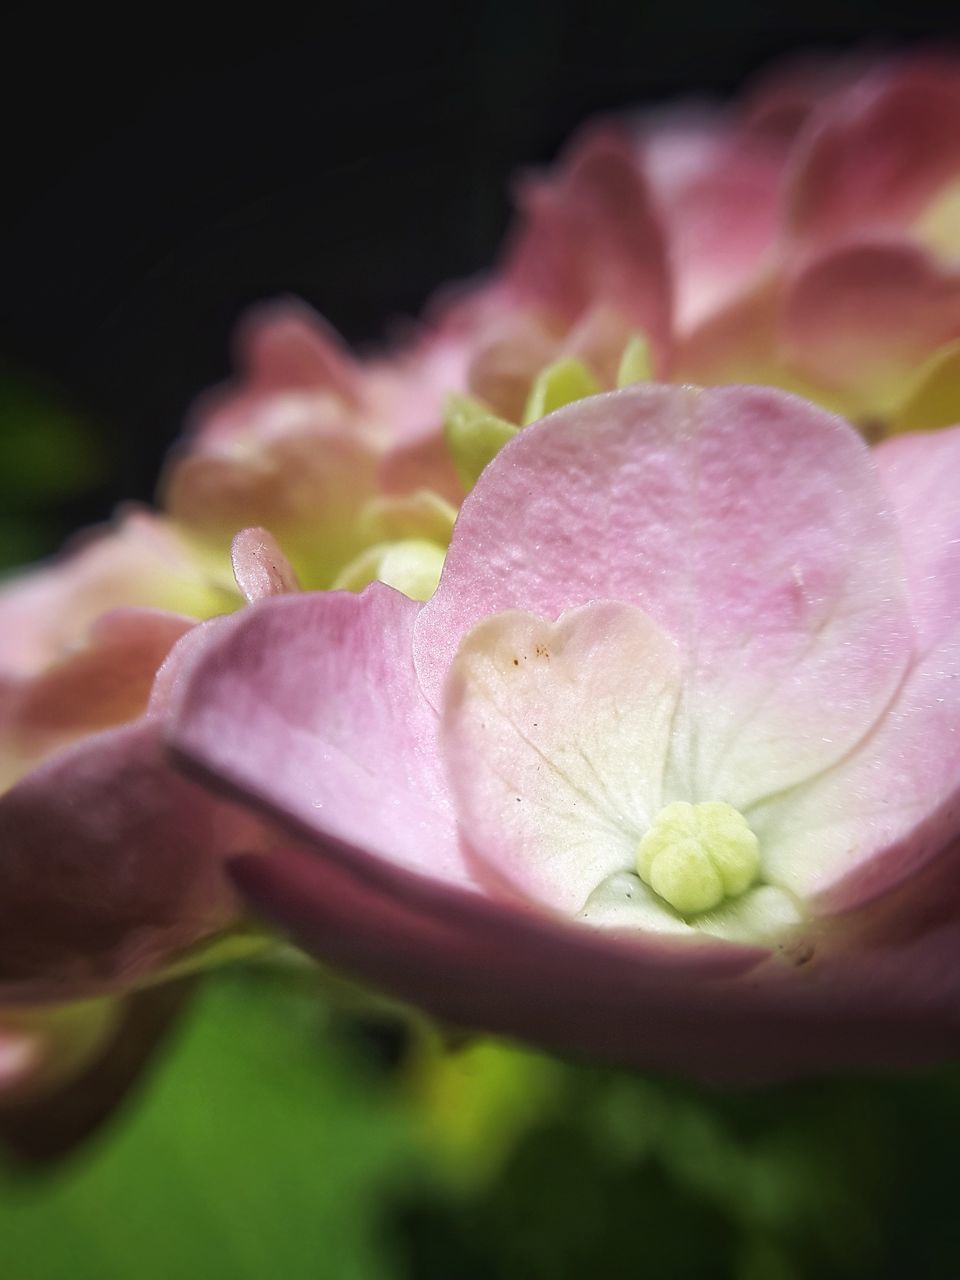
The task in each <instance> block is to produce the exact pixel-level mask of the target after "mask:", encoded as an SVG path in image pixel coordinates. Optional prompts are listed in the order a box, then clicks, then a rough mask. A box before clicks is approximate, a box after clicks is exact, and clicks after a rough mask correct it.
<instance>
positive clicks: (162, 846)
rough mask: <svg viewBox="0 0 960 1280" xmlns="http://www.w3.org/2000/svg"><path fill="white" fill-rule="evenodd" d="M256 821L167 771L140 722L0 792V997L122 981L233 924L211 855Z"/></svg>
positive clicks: (249, 839)
mask: <svg viewBox="0 0 960 1280" xmlns="http://www.w3.org/2000/svg"><path fill="white" fill-rule="evenodd" d="M260 845H261V839H260V837H259V833H258V829H257V828H256V826H255V824H253V823H252V821H251V820H250V819H249V818H248V817H247V816H246V815H245V814H243V813H241V812H239V811H237V810H233V809H231V808H229V807H228V806H227V805H225V804H221V803H219V802H215V801H212V800H211V799H210V797H209V796H208V795H207V794H206V793H205V792H203V791H202V790H200V788H198V787H196V786H194V785H193V784H192V783H190V782H188V781H186V780H185V779H183V778H180V777H178V776H176V775H175V774H173V773H171V771H170V770H169V769H168V768H167V767H166V766H165V764H164V761H163V757H162V752H161V751H160V749H159V747H158V745H157V743H156V735H155V732H154V729H153V726H152V725H151V724H149V723H145V722H143V721H140V722H138V723H137V724H134V725H131V726H128V727H125V728H122V729H111V730H108V731H107V732H105V733H101V734H98V735H95V736H93V737H89V738H86V739H84V740H83V741H82V742H80V743H79V744H77V745H76V746H74V747H71V748H68V749H67V750H66V751H64V752H62V753H60V754H58V755H56V756H54V757H53V758H52V759H50V760H48V761H46V762H45V763H43V764H41V765H40V766H38V767H37V768H36V769H34V770H33V771H32V772H31V773H30V774H29V775H28V776H27V777H26V778H24V779H23V780H22V781H21V782H19V783H18V784H17V785H16V786H14V787H13V788H11V790H9V791H7V792H6V793H5V794H4V795H3V796H2V797H0V1001H14V1002H37V1003H45V1002H49V1001H55V1000H66V999H73V998H77V997H81V996H86V995H91V994H102V993H105V992H109V991H114V990H118V989H123V988H125V987H128V986H130V985H133V984H135V983H136V982H138V981H142V980H144V979H147V978H149V977H151V976H153V975H155V974H156V973H157V972H158V971H159V970H161V969H162V968H164V967H165V966H168V965H169V964H171V963H173V962H175V961H176V960H178V959H179V958H180V957H181V956H182V954H183V953H184V952H185V951H186V950H187V949H188V948H190V947H193V946H195V945H196V944H198V943H200V942H203V941H207V940H210V939H211V938H213V937H215V936H216V935H217V934H219V933H220V932H221V931H223V930H224V929H226V928H228V927H230V926H231V925H233V924H235V923H236V922H237V921H238V919H239V908H238V904H237V902H236V899H235V897H234V895H233V893H232V892H231V890H230V888H229V886H228V884H227V882H226V881H225V879H224V876H223V871H222V865H221V862H220V856H219V855H220V853H221V852H222V851H223V850H225V849H227V848H232V849H236V848H247V849H249V848H251V847H254V848H259V847H260Z"/></svg>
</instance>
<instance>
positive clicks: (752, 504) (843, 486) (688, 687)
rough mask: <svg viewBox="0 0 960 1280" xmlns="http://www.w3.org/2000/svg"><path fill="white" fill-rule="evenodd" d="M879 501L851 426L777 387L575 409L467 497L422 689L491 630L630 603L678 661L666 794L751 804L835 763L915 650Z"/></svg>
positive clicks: (433, 688) (436, 604)
mask: <svg viewBox="0 0 960 1280" xmlns="http://www.w3.org/2000/svg"><path fill="white" fill-rule="evenodd" d="M888 505H889V504H888V501H887V499H886V498H885V495H884V494H883V492H882V490H881V488H880V486H879V483H878V481H877V477H876V474H875V472H874V469H873V466H872V463H871V462H870V459H869V454H868V452H867V450H866V448H865V446H864V445H863V444H862V442H861V441H860V440H859V438H858V437H857V436H856V434H855V433H854V432H853V431H852V430H851V429H850V428H849V427H848V426H846V424H844V423H843V422H841V421H840V420H839V419H836V418H833V417H831V416H830V415H829V414H826V413H824V412H822V411H821V410H818V409H816V408H814V407H813V406H812V405H808V404H805V403H803V402H801V401H799V400H797V399H794V398H793V397H790V396H786V395H783V394H782V393H778V392H774V391H771V390H768V389H761V388H717V389H713V390H707V391H699V390H697V389H693V388H680V387H643V386H638V387H629V388H626V389H625V390H623V391H620V392H616V393H613V394H610V395H606V396H598V397H595V398H594V399H592V400H586V401H580V402H579V403H577V404H575V405H572V406H570V407H569V408H567V409H563V410H560V411H559V412H557V413H556V414H553V415H551V417H549V418H546V419H544V420H543V421H542V422H541V423H539V424H536V425H534V426H532V427H530V428H528V429H527V430H525V431H523V432H521V434H520V435H519V436H518V437H517V438H516V439H515V440H514V441H512V442H511V443H510V444H508V445H507V446H506V447H505V448H504V449H503V451H502V452H501V453H500V454H499V455H498V457H497V458H496V459H495V460H494V461H493V463H491V465H490V466H489V467H488V468H487V470H486V471H485V472H484V473H483V475H482V476H481V477H480V479H479V481H478V483H477V486H476V487H475V489H474V490H473V492H472V494H471V495H470V496H469V497H468V498H467V500H466V501H465V503H464V505H463V508H462V511H461V515H460V519H459V521H458V523H457V526H456V528H455V530H454V536H453V540H452V542H451V546H450V551H449V553H448V556H447V561H446V566H445V568H444V572H443V576H442V578H441V581H440V585H439V587H438V589H437V592H436V594H435V595H434V596H433V598H432V599H431V600H430V601H429V602H428V603H427V604H426V605H425V606H424V608H423V611H422V613H421V615H420V617H419V619H418V622H417V628H416V636H415V653H416V662H417V668H418V673H419V676H420V680H421V683H422V685H423V688H424V691H425V693H426V695H427V696H428V698H430V699H431V701H433V702H434V704H435V705H440V702H441V699H442V689H443V682H444V679H445V677H446V672H447V670H448V669H449V667H450V663H451V661H452V659H453V655H454V653H455V652H456V650H457V648H458V646H459V644H460V641H461V639H462V637H463V636H464V635H465V634H466V632H467V631H469V630H470V629H471V628H472V627H473V626H475V625H476V624H477V623H478V622H479V621H480V620H481V619H483V618H484V617H487V616H489V615H492V614H495V613H500V612H503V611H504V610H507V609H511V608H523V609H527V610H530V611H531V612H535V613H537V614H539V615H541V616H543V617H545V618H548V619H554V618H557V617H558V616H559V615H560V614H561V613H562V612H563V611H564V610H565V609H568V608H572V607H574V606H576V605H579V604H585V603H589V602H590V601H594V600H602V599H608V600H619V601H622V602H624V603H627V604H633V605H636V606H637V607H639V608H640V609H642V610H643V611H644V612H645V613H647V614H649V615H650V617H651V618H652V619H653V620H654V621H655V622H656V623H657V624H658V625H659V626H661V627H663V629H664V630H665V631H666V632H667V634H668V635H669V636H670V637H671V638H672V639H673V640H674V641H675V642H676V643H677V644H678V645H679V648H680V653H681V663H682V665H683V668H684V684H685V692H684V700H683V707H682V714H681V717H680V718H679V719H678V723H677V726H676V729H675V735H674V740H675V746H674V751H673V757H672V763H671V779H670V785H671V787H672V788H673V789H674V794H675V796H676V797H677V798H690V799H704V800H725V801H727V802H728V803H730V804H732V805H734V807H736V808H738V809H741V810H742V809H744V808H745V807H746V806H747V805H749V804H752V803H755V802H757V801H758V800H760V799H761V798H762V797H763V796H764V795H765V794H768V793H769V792H772V791H777V790H779V789H781V788H784V787H788V786H791V785H795V784H796V783H798V782H800V781H803V780H804V779H805V778H807V777H809V776H810V775H811V774H813V773H816V772H818V771H820V770H822V769H824V768H826V767H828V766H829V765H831V764H832V763H833V762H834V761H836V760H837V759H839V758H841V757H842V756H843V755H844V754H845V753H846V752H848V751H849V750H850V749H851V747H852V746H854V745H855V743H856V742H857V741H858V740H859V739H860V737H862V735H863V734H864V733H865V732H867V731H868V730H869V729H870V728H871V727H872V725H873V723H874V721H875V720H876V718H877V716H878V715H879V714H880V713H881V711H882V710H883V709H884V708H885V707H886V705H887V703H888V702H889V700H890V698H891V696H892V694H893V692H894V691H895V689H896V688H897V685H898V683H899V681H900V679H901V677H902V675H903V672H904V669H905V666H906V663H907V661H908V658H909V655H910V653H911V648H912V643H913V637H912V632H911V626H910V619H909V616H908V612H907V608H906V603H905V599H904V592H903V572H902V566H901V563H900V553H899V545H898V530H897V527H896V523H895V521H894V520H893V519H892V517H891V515H890V512H889V510H887V507H888ZM838 690H842V694H841V695H840V696H838Z"/></svg>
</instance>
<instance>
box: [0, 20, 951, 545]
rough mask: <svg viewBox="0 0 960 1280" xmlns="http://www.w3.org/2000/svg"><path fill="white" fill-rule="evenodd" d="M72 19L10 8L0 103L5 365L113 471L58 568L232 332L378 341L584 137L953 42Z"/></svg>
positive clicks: (928, 27)
mask: <svg viewBox="0 0 960 1280" xmlns="http://www.w3.org/2000/svg"><path fill="white" fill-rule="evenodd" d="M954 7H955V6H954ZM79 9H80V7H79V6H78V7H77V9H75V10H73V11H66V10H64V11H59V10H54V9H50V8H44V7H42V6H31V7H19V8H15V9H14V11H13V12H12V13H11V14H10V15H9V16H8V17H7V19H6V20H5V22H4V24H3V37H4V38H3V46H4V49H5V58H4V61H5V64H6V65H5V67H4V72H3V76H2V77H0V79H2V81H3V85H2V93H3V95H4V97H5V99H6V101H5V102H4V103H3V120H4V124H5V134H6V137H5V141H4V159H3V166H4V175H5V179H6V181H5V187H6V195H5V197H4V199H3V201H2V216H3V222H4V228H3V232H4V234H3V238H2V246H3V249H2V252H3V259H4V260H3V261H2V279H3V287H2V290H0V357H2V358H3V359H4V360H5V364H6V368H5V373H6V375H7V376H8V377H12V378H13V379H14V382H15V384H16V386H17V388H18V395H19V390H21V389H22V388H24V387H26V388H27V389H28V391H36V392H37V393H38V394H40V395H41V396H42V397H50V396H51V395H52V396H53V398H54V399H55V401H56V402H57V404H58V405H60V406H62V407H65V408H67V409H71V410H73V411H74V412H76V413H78V414H79V415H80V417H81V418H82V419H83V420H85V421H86V422H87V423H88V424H92V426H91V427H90V429H91V430H92V431H93V434H94V436H95V437H96V438H97V439H99V441H100V442H101V445H102V452H103V454H104V456H105V457H106V459H107V463H106V465H104V466H102V467H101V468H100V469H99V472H98V473H97V476H96V478H95V479H91V482H90V484H89V485H86V486H81V487H80V488H81V491H80V492H76V491H75V490H76V488H77V487H76V486H73V487H71V486H65V488H66V490H67V492H66V493H64V494H62V495H59V497H58V496H57V495H56V494H53V495H48V497H49V501H48V509H47V512H46V517H45V520H46V523H45V526H44V528H45V529H46V530H47V531H48V532H47V533H46V534H45V536H46V537H47V538H48V539H49V541H50V543H51V545H52V544H54V543H55V542H57V541H59V539H60V538H61V537H62V536H63V535H64V534H65V533H66V532H67V531H68V530H69V528H70V527H71V526H73V525H75V524H77V523H85V522H87V521H89V520H91V519H99V518H103V517H104V516H105V515H106V514H107V513H108V512H109V511H110V509H111V508H112V506H113V504H114V503H115V502H116V501H118V500H119V499H121V498H122V497H124V496H132V497H138V498H143V499H146V498H149V497H150V495H151V493H152V490H153V486H154V483H155V477H156V474H157V470H158V467H159V463H160V460H161V458H162V456H163V453H164V451H165V449H166V448H167V447H168V445H169V443H170V442H171V440H172V439H173V438H174V436H175V435H176V434H177V432H178V430H179V429H180V426H181V424H182V421H183V418H184V414H185V411H186V409H187V407H188V405H189V403H190V400H191V398H192V397H193V396H194V395H196V393H197V392H198V391H199V390H201V389H202V388H203V387H204V386H205V385H208V384H209V383H211V382H214V381H217V380H218V379H220V378H222V377H223V376H224V375H225V373H226V371H227V369H228V362H229V355H228V337H229V332H230V329H231V324H232V321H233V320H234V318H235V317H236V315H237V313H238V312H239V311H240V310H241V309H242V308H243V306H244V305H246V304H248V303H250V302H252V301H255V300H257V299H259V298H263V297H269V296H272V295H276V294H278V293H283V292H293V293H297V294H300V295H301V296H303V297H305V298H306V299H308V300H309V301H310V302H311V303H313V304H314V305H315V306H316V307H317V308H318V309H319V310H321V311H322V312H323V313H324V314H325V315H326V316H327V317H328V318H329V319H330V320H331V321H332V322H333V323H334V324H335V325H336V326H337V327H338V328H339V329H340V330H341V331H342V332H343V333H344V334H345V335H346V336H347V337H348V338H350V339H351V340H352V341H360V342H364V341H370V340H372V339H374V340H375V339H377V338H378V337H382V336H383V335H384V333H385V332H388V331H389V325H390V322H391V321H395V320H396V318H397V317H402V316H403V315H409V314H412V313H414V312H416V311H417V310H418V309H419V307H420V306H421V305H422V303H423V301H424V299H425V298H426V297H427V296H428V295H429V294H430V293H431V292H432V291H433V290H434V289H435V287H436V286H437V285H438V284H440V283H441V282H443V281H445V280H448V279H450V278H456V277H462V276H464V275H469V274H471V273H473V272H475V271H477V270H479V269H482V268H483V267H484V266H485V265H486V264H488V263H489V262H490V260H491V258H492V256H493V254H494V252H495V248H496V245H497V243H498V240H499V238H500V236H501V235H502V232H503V229H504V226H505V224H506V219H507V215H508V209H509V198H508V189H509V179H510V176H511V174H513V173H514V172H515V171H516V169H517V167H518V166H519V165H521V164H523V163H526V162H530V161H538V160H545V159H548V158H549V157H551V156H552V155H553V154H554V153H555V151H556V149H557V147H558V146H559V145H560V143H561V142H562V140H563V139H564V138H565V137H566V136H567V135H568V134H569V133H570V131H571V130H572V129H573V128H574V127H575V126H576V124H577V123H578V122H579V121H581V120H582V119H583V118H584V117H585V116H587V115H589V114H591V113H594V112H597V111H603V110H608V109H616V108H622V107H625V106H629V105H633V104H641V105H642V104H648V103H652V102H657V101H659V100H661V99H663V98H665V97H671V96H676V95H683V94H687V95H689V94H691V93H700V94H704V93H706V94H712V95H720V96H724V95H728V94H730V93H732V92H734V91H736V90H737V89H738V88H739V87H740V86H741V85H742V83H743V82H744V80H745V79H747V78H749V77H750V76H751V75H752V74H754V73H756V72H757V71H758V70H760V69H762V68H763V67H764V66H765V65H766V64H768V63H769V62H770V61H771V60H773V59H776V58H778V57H782V56H784V55H788V54H791V53H794V52H797V51H798V50H817V49H825V50H827V49H843V48H848V47H858V46H862V45H863V44H864V43H867V44H868V45H873V46H879V47H881V48H883V47H890V46H894V47H897V46H901V45H904V44H913V43H918V42H921V43H922V42H924V41H930V40H942V39H943V38H944V37H948V38H949V37H951V36H954V35H955V34H956V26H957V23H956V19H951V17H950V7H948V6H947V5H940V4H934V3H932V0H914V2H913V3H909V4H908V3H906V0H876V2H875V3H872V4H867V3H863V2H860V3H858V2H857V0H833V2H832V3H829V4H826V3H820V4H819V5H817V4H800V3H797V0H788V3H786V4H780V5H776V4H764V3H759V2H758V0H729V2H728V3H716V2H713V3H711V0H672V2H671V3H661V4H659V5H656V6H655V5H653V4H651V3H644V2H643V0H633V3H629V4H626V3H620V4H611V3H607V2H606V0H596V2H595V3H591V4H579V3H569V2H567V0H553V2H552V3H535V2H534V0H515V2H514V3H506V2H504V0H497V2H495V3H490V4H485V5H484V4H481V5H476V6H469V5H459V4H449V5H447V6H446V7H443V8H440V7H427V6H424V5H419V6H417V5H395V6H377V5H365V4H359V5H353V6H349V5H338V6H331V7H330V8H329V9H323V8H322V7H321V8H315V9H314V10H313V11H312V14H313V16H311V17H310V18H309V19H308V18H304V17H303V16H300V17H293V16H291V15H290V14H289V13H285V12H284V11H283V9H282V8H280V7H276V6H271V5H261V6H258V9H257V13H256V18H255V20H254V19H251V18H249V17H248V18H244V17H241V16H239V14H240V11H239V8H238V9H237V10H235V12H234V14H233V15H232V16H231V15H223V16H222V17H221V18H220V19H219V21H216V22H210V21H209V20H206V21H205V20H203V15H204V13H205V11H203V10H202V9H200V8H197V9H195V10H194V11H193V12H187V13H183V12H177V11H175V10H172V9H170V8H167V7H164V8H156V9H153V10H151V9H141V8H137V9H136V10H135V11H133V10H131V11H129V12H128V13H127V15H126V16H125V17H118V18H114V19H110V20H109V21H107V20H100V21H97V20H96V19H95V18H93V17H91V15H90V13H89V11H83V12H80V11H79ZM7 418H9V414H8V415H6V418H5V419H4V420H5V421H6V420H7Z"/></svg>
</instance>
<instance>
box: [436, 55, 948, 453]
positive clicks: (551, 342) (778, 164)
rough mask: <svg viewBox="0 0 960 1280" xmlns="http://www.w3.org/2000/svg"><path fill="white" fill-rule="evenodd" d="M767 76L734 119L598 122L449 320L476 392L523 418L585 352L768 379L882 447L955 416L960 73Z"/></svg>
mask: <svg viewBox="0 0 960 1280" xmlns="http://www.w3.org/2000/svg"><path fill="white" fill-rule="evenodd" d="M845 70H846V69H844V68H842V67H839V68H838V67H828V68H817V69H816V70H815V71H813V70H808V71H806V72H805V73H803V74H800V73H797V74H795V75H794V76H792V77H790V76H787V77H781V78H779V79H777V78H774V79H772V80H771V82H770V84H769V85H768V86H767V87H766V88H765V89H764V90H762V91H761V92H759V93H758V94H756V95H754V97H752V98H751V99H748V100H747V101H746V103H745V104H744V105H743V106H742V107H741V108H740V110H739V111H736V112H732V113H730V114H728V115H725V116H723V115H719V114H715V115H710V114H708V113H705V112H702V111H700V112H688V113H685V114H684V113H677V114H675V115H674V116H670V115H668V116H666V117H660V118H654V119H653V120H652V121H650V122H644V121H642V120H641V121H640V123H639V124H638V125H631V126H627V125H618V124H607V125H601V126H593V127H592V128H590V129H589V130H587V131H586V132H584V133H583V134H582V135H581V136H580V138H579V139H578V140H576V141H575V142H574V144H573V145H572V147H571V148H570V150H569V152H568V154H567V156H566V158H565V160H564V161H563V162H562V163H561V165H560V166H559V168H558V170H557V171H556V172H555V173H553V174H550V175H547V176H545V177H539V178H536V179H535V180H529V181H528V182H527V183H525V184H524V186H523V187H522V189H521V215H520V218H519V221H518V225H517V226H516V228H515V229H514V232H513V236H512V240H511V246H510V248H509V251H508V253H507V254H506V256H505V258H504V261H503V263H502V265H501V269H500V271H499V273H498V275H497V276H496V277H495V279H494V280H493V281H492V282H491V284H490V285H487V286H485V287H483V288H482V289H480V290H479V291H477V292H474V293H473V294H468V295H466V296H465V297H463V298H461V300H460V301H459V302H457V303H456V304H455V305H452V306H451V308H450V310H449V313H448V314H447V316H446V317H445V319H444V320H443V323H444V324H445V325H446V326H447V327H448V328H449V330H450V331H451V333H452V334H454V335H457V336H458V337H459V340H460V341H462V342H463V343H464V345H465V347H466V348H467V351H468V371H467V381H468V389H469V390H470V391H471V392H472V393H473V394H474V395H476V396H477V397H479V398H480V400H481V401H482V402H483V403H484V404H485V405H487V406H488V408H489V409H492V410H493V411H494V412H495V413H497V414H499V415H500V416H501V417H504V418H506V419H507V420H509V421H511V422H515V423H522V422H523V421H524V420H525V418H526V419H529V418H530V417H536V416H538V415H536V414H535V413H534V414H530V413H528V408H529V403H530V400H531V397H534V398H535V391H536V379H537V375H538V374H541V373H542V371H543V370H544V369H545V368H547V367H549V366H550V365H551V364H552V363H553V362H555V361H558V360H561V359H570V358H576V359H577V360H579V361H581V362H582V363H583V365H584V367H585V370H586V372H587V373H588V374H589V376H590V377H591V378H592V379H593V380H594V387H593V389H594V390H599V389H601V388H602V387H611V386H615V385H617V383H618V380H619V382H620V383H621V384H622V383H623V382H626V381H632V380H634V378H636V377H638V376H643V373H642V372H641V371H640V370H642V368H643V365H640V366H637V365H636V363H635V362H631V361H629V360H627V361H624V356H625V352H626V351H627V350H628V347H629V343H630V340H631V338H633V339H642V341H643V343H644V344H645V347H646V366H647V369H648V370H649V371H652V373H653V375H654V376H656V377H659V378H660V379H669V380H671V381H679V382H696V383H699V384H709V383H736V382H754V383H769V384H772V385H776V386H780V387H783V388H785V389H787V390H795V391H799V392H801V393H802V394H804V395H806V396H807V397H808V398H811V399H814V400H816V401H817V402H819V403H822V404H824V405H825V406H826V407H828V408H831V409H834V410H837V411H839V412H842V413H844V414H845V415H846V416H847V417H849V418H850V419H851V420H852V421H854V423H855V424H856V425H858V426H860V427H861V428H862V429H863V430H864V431H865V432H866V434H867V435H868V436H870V437H871V438H877V437H880V436H885V435H889V434H894V433H896V432H899V431H904V430H916V429H929V428H933V427H940V426H946V425H950V424H952V423H954V422H956V421H957V420H958V419H960V395H958V393H957V390H956V388H957V386H960V381H958V379H957V376H956V373H957V361H958V359H960V355H958V351H960V278H958V276H957V270H956V254H957V250H958V247H960V144H958V142H957V139H958V138H960V74H958V67H957V64H956V63H955V62H952V61H950V60H949V59H937V58H934V57H930V56H926V57H924V56H915V57H913V58H911V59H906V60H904V61H900V62H897V61H892V62H889V63H880V64H874V65H871V66H868V67H866V68H859V69H856V70H855V73H853V74H850V73H848V74H844V71H845Z"/></svg>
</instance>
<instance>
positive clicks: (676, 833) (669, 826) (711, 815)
mask: <svg viewBox="0 0 960 1280" xmlns="http://www.w3.org/2000/svg"><path fill="white" fill-rule="evenodd" d="M759 870H760V850H759V846H758V844H757V837H756V836H755V835H754V834H753V832H752V831H751V830H750V828H749V826H748V825H747V821H746V819H745V818H744V816H743V814H742V813H740V812H739V810H737V809H734V808H733V806H732V805H729V804H725V803H724V802H723V801H722V800H710V801H706V802H705V803H703V804H690V803H688V802H687V801H686V800H678V801H675V802H674V803H673V804H668V805H666V806H665V807H664V808H663V809H661V810H660V812H659V813H658V814H657V816H656V817H655V818H654V820H653V824H652V825H651V827H650V829H649V831H647V832H646V834H645V835H644V836H643V838H642V839H641V840H640V843H639V844H638V845H637V873H638V875H639V876H640V879H641V880H643V882H644V883H645V884H647V885H649V886H650V888H651V889H652V890H653V891H654V893H656V894H659V896H660V897H661V898H663V899H664V901H665V902H668V903H669V904H670V906H671V907H673V908H674V910H676V911H679V913H680V914H681V915H683V916H692V915H697V914H699V913H700V912H701V911H712V910H713V909H714V908H715V907H718V906H719V905H720V903H721V902H723V900H724V899H725V898H736V897H739V896H740V894H742V893H744V892H745V891H746V890H747V889H749V887H750V885H751V884H752V883H753V882H754V880H755V879H756V878H757V873H758V871H759Z"/></svg>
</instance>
